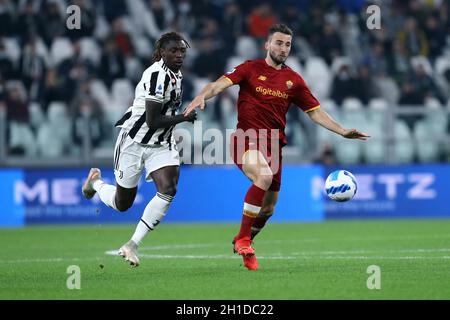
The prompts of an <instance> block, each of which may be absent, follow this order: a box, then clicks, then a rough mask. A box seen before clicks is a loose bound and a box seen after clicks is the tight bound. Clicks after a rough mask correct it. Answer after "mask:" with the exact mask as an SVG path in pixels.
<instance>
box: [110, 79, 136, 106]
mask: <svg viewBox="0 0 450 320" xmlns="http://www.w3.org/2000/svg"><path fill="white" fill-rule="evenodd" d="M111 95H112V99H113V100H114V102H116V103H117V104H118V105H119V106H120V109H121V110H122V111H125V110H126V109H128V108H129V107H130V106H131V105H132V104H133V100H134V88H133V85H132V84H131V82H130V80H128V79H116V80H114V82H113V84H112V87H111Z"/></svg>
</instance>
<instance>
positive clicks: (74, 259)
mask: <svg viewBox="0 0 450 320" xmlns="http://www.w3.org/2000/svg"><path fill="white" fill-rule="evenodd" d="M88 260H100V258H99V257H91V258H48V259H43V258H41V259H17V260H0V263H49V262H63V261H71V262H72V261H73V262H77V261H88Z"/></svg>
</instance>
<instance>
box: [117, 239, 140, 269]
mask: <svg viewBox="0 0 450 320" xmlns="http://www.w3.org/2000/svg"><path fill="white" fill-rule="evenodd" d="M137 249H138V246H137V244H136V243H134V241H133V240H130V241H128V242H127V243H125V244H124V245H123V246H122V247H121V248H120V249H119V255H120V256H122V257H123V258H124V259H125V261H127V262H129V263H130V265H131V266H132V267H137V266H139V258H138V256H137Z"/></svg>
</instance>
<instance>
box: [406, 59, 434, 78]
mask: <svg viewBox="0 0 450 320" xmlns="http://www.w3.org/2000/svg"><path fill="white" fill-rule="evenodd" d="M411 65H412V67H413V68H414V69H416V68H418V67H419V66H420V65H422V66H423V68H424V70H425V72H426V73H427V74H428V75H432V74H433V67H432V66H431V63H430V60H428V58H427V57H424V56H415V57H412V58H411Z"/></svg>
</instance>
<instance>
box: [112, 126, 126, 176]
mask: <svg viewBox="0 0 450 320" xmlns="http://www.w3.org/2000/svg"><path fill="white" fill-rule="evenodd" d="M127 135H128V133H127V132H124V133H122V137H121V138H120V142H119V145H118V146H117V148H116V151H115V155H114V169H115V170H119V158H120V149H121V148H122V145H123V143H124V141H125V138H126V137H127Z"/></svg>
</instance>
